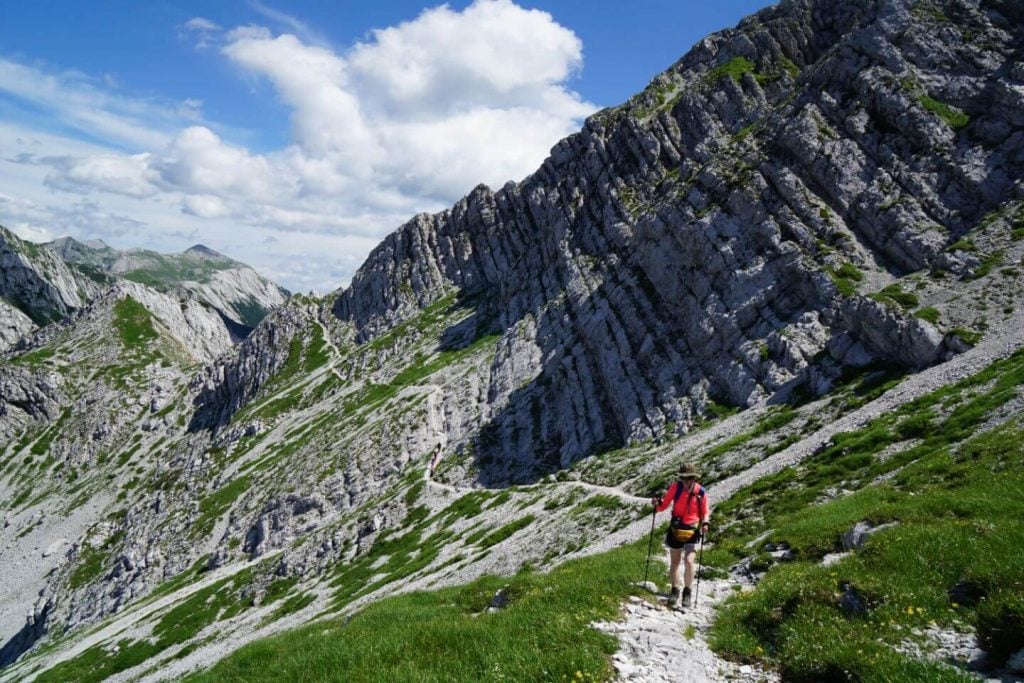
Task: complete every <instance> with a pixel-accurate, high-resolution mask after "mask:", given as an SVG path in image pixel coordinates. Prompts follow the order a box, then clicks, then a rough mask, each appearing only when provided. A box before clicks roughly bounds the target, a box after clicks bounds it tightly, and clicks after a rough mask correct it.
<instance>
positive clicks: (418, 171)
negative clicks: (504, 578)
mask: <svg viewBox="0 0 1024 683" xmlns="http://www.w3.org/2000/svg"><path fill="white" fill-rule="evenodd" d="M257 4H258V3H257ZM253 6H254V7H255V6H256V5H253ZM258 11H259V12H260V13H261V14H263V15H265V16H268V17H271V18H274V19H276V20H277V24H278V25H284V26H286V27H292V28H295V29H296V30H295V31H294V32H285V33H275V32H274V31H272V30H270V29H268V28H266V27H261V26H242V27H237V28H234V29H232V30H229V31H224V30H222V29H221V27H220V26H218V25H216V24H215V23H214V22H212V21H210V20H208V19H204V18H202V17H194V18H193V19H191V20H189V21H188V22H186V23H185V24H184V29H185V30H187V31H190V32H192V33H193V34H194V35H195V38H196V39H197V40H199V41H201V42H204V43H205V44H206V45H207V46H208V47H209V46H211V45H213V44H215V45H216V46H217V47H218V50H219V54H220V56H221V58H222V59H224V60H226V61H227V62H228V63H229V64H231V65H233V66H234V67H235V68H237V69H238V70H239V72H240V74H241V75H243V76H244V77H246V78H256V79H262V80H265V81H266V82H267V83H269V84H270V85H271V86H272V88H273V91H274V94H275V96H276V97H277V98H278V99H279V100H280V102H282V103H283V104H284V105H286V106H287V107H288V108H289V110H290V140H289V142H288V143H287V144H286V145H285V146H284V147H282V148H280V149H277V150H273V151H269V152H264V153H255V152H252V151H250V150H248V149H246V148H245V147H244V146H241V145H238V144H236V143H233V142H230V141H228V140H225V139H224V137H223V135H222V134H218V133H216V132H214V130H213V129H212V127H211V126H210V125H208V124H204V123H203V122H202V121H197V120H195V119H198V118H199V113H198V111H199V106H200V105H201V103H199V102H196V101H188V102H186V103H185V104H184V105H182V106H183V108H184V111H185V112H186V113H188V112H191V116H187V115H183V114H181V113H180V111H179V114H178V120H179V121H181V123H182V124H183V125H181V127H180V128H178V129H177V130H176V131H174V132H173V133H172V134H170V135H166V134H165V130H164V129H165V126H163V125H161V126H160V127H159V128H158V130H159V135H160V137H159V139H150V140H147V141H143V140H142V139H141V136H140V139H139V140H138V142H139V143H140V144H139V145H137V148H136V149H135V150H134V151H135V152H136V153H134V154H118V153H115V152H110V153H107V152H104V153H102V154H92V155H85V156H60V157H53V156H49V157H46V156H42V155H26V156H25V157H24V159H23V160H24V161H28V162H30V163H32V164H34V165H37V166H38V165H44V166H47V167H48V168H49V170H48V172H47V174H46V178H45V182H46V184H47V186H48V187H50V188H53V189H57V190H62V191H73V192H77V193H84V192H88V191H90V190H94V191H95V192H94V193H93V194H92V195H91V197H92V198H93V201H96V198H97V197H99V196H100V195H101V194H116V195H121V196H124V197H130V198H135V199H137V200H139V201H149V202H159V203H162V204H163V205H166V206H175V207H177V209H178V211H179V212H180V214H181V215H183V216H185V217H188V218H189V220H191V221H199V222H200V223H201V222H202V221H208V222H210V224H211V225H212V224H213V223H214V222H216V223H217V224H218V225H223V224H225V223H227V222H231V223H234V224H236V225H244V226H249V228H248V229H250V230H251V231H253V232H254V233H256V232H259V231H267V230H271V231H276V232H277V233H285V232H287V233H291V234H295V235H302V238H301V239H299V238H296V239H294V240H292V241H291V245H292V246H295V245H298V244H303V245H309V246H310V248H311V249H312V250H313V251H316V252H317V253H316V257H315V258H313V257H310V258H309V259H308V262H306V263H304V264H303V265H301V266H299V265H298V264H294V265H292V266H288V267H280V268H278V269H277V270H278V272H286V273H287V276H286V277H295V278H298V280H297V281H287V282H285V283H284V284H285V285H286V286H290V287H294V288H296V289H305V288H308V287H307V285H308V284H311V283H313V282H314V281H315V285H316V287H317V288H318V289H326V288H328V287H332V286H338V285H340V284H343V283H344V282H345V281H347V279H348V278H349V277H350V276H351V274H352V272H353V271H354V268H355V266H356V265H358V263H359V262H360V261H361V260H362V258H364V257H365V255H366V253H367V252H368V251H369V248H370V246H372V244H373V241H374V240H376V239H379V238H380V237H382V236H383V235H384V234H385V233H386V232H387V231H389V230H391V229H394V228H395V227H397V226H398V224H399V223H401V222H402V221H404V220H405V219H407V218H408V217H410V216H411V215H412V214H413V213H415V212H418V211H424V210H427V211H430V210H437V209H439V208H442V207H443V206H446V205H448V204H450V203H451V202H452V201H454V200H455V199H457V198H458V197H460V196H461V195H463V194H465V193H466V192H468V191H469V190H470V189H471V188H472V187H473V186H475V185H476V184H478V183H480V182H484V183H487V184H489V185H491V186H492V187H497V186H500V185H502V184H503V183H505V182H506V181H508V180H518V179H521V178H522V177H523V176H525V175H526V174H528V173H530V172H531V171H532V170H534V169H535V168H536V167H537V166H538V165H539V164H540V162H541V161H543V159H544V157H545V156H546V155H547V153H548V151H549V149H550V148H551V146H552V145H553V144H554V143H555V142H557V141H558V140H559V139H561V138H562V137H564V136H565V135H567V134H569V133H571V132H573V131H574V130H577V129H578V128H579V126H580V123H581V122H582V119H583V117H585V116H587V115H589V114H590V113H592V112H593V111H594V110H595V109H596V107H595V106H594V105H593V104H591V103H589V102H586V101H584V100H583V99H582V98H581V97H580V96H579V95H578V94H577V93H575V92H574V91H573V90H572V89H571V85H570V83H571V78H572V77H573V75H574V74H575V73H576V72H577V71H578V70H579V69H580V68H581V67H582V63H583V47H582V44H581V42H580V40H579V38H577V37H576V35H575V34H574V33H573V32H572V31H570V30H569V29H567V28H565V27H563V26H561V25H559V24H558V23H557V22H556V21H555V20H554V18H553V17H552V16H551V15H550V14H548V13H546V12H542V11H539V10H528V9H524V8H522V7H520V6H519V5H517V4H515V3H514V2H512V1H511V0H476V1H475V2H474V3H473V4H471V5H470V6H468V7H467V8H465V9H464V10H462V11H456V10H453V9H452V8H450V7H448V6H447V5H444V6H440V7H436V8H433V9H428V10H425V11H423V12H422V13H421V14H420V15H419V16H418V17H416V18H414V19H412V20H410V21H407V22H404V23H401V24H398V25H396V26H392V27H389V28H384V29H379V30H375V31H372V32H370V33H369V34H368V35H367V37H366V39H364V40H363V41H361V42H359V43H356V44H355V45H352V46H349V47H348V48H347V49H345V50H337V49H332V48H330V47H326V46H325V43H323V42H321V41H315V42H314V40H315V39H312V38H310V36H309V35H304V33H303V31H300V30H298V29H300V28H302V26H299V25H297V24H295V23H294V22H288V21H284V19H282V18H281V17H282V16H283V17H285V18H288V17H287V16H286V15H281V16H277V15H275V14H274V12H273V11H272V10H271V9H270V8H268V7H266V6H264V5H259V6H258ZM295 21H297V20H295ZM306 33H308V32H306ZM296 34H297V35H296ZM211 41H215V43H214V42H211ZM210 54H211V55H212V54H214V53H212V52H210ZM8 76H9V74H8ZM3 82H4V74H3V73H2V71H0V87H2V86H3ZM90 92H91V89H90ZM98 104H99V106H97V107H96V111H97V113H98V115H100V116H102V115H104V114H109V113H110V112H107V111H106V109H105V108H104V107H103V106H102V102H99V103H98ZM121 108H122V109H123V107H121ZM163 121H164V122H165V121H166V118H165V119H163ZM133 122H134V120H133ZM147 142H148V143H156V144H146V143H147ZM0 217H2V216H0ZM317 235H319V236H320V237H317ZM328 236H329V237H328ZM266 237H269V238H273V239H277V237H275V236H274V235H266V236H264V238H266ZM318 242H319V243H320V244H322V245H323V247H319V248H318V247H317V246H316V244H317V243H318ZM251 244H256V241H255V240H252V241H251ZM328 245H333V246H335V247H337V246H338V245H344V247H345V248H346V249H350V250H351V249H357V250H358V251H356V252H351V251H349V252H346V253H337V254H331V253H330V252H324V251H323V249H324V248H326V247H327V246H328ZM331 258H334V259H335V261H334V263H336V264H338V267H329V266H328V265H327V264H329V263H330V262H331V261H330V259H331ZM310 268H312V269H314V270H313V271H311V270H310ZM316 278H319V280H316ZM332 278H333V279H334V281H331V279H332ZM339 278H340V279H339Z"/></svg>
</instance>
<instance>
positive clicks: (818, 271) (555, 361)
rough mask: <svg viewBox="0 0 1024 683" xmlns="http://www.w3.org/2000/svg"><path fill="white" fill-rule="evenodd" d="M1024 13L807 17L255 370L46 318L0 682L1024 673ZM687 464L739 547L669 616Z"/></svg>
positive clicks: (163, 325)
mask: <svg viewBox="0 0 1024 683" xmlns="http://www.w3.org/2000/svg"><path fill="white" fill-rule="evenodd" d="M1022 20H1024V14H1022V12H1021V9H1020V7H1019V5H1018V4H1017V3H1013V2H1007V1H1003V0H983V1H981V2H972V1H970V0H944V1H941V2H940V1H936V0H922V1H916V2H910V1H909V0H856V1H854V2H846V3H834V2H824V1H822V0H784V1H783V2H781V3H780V4H779V5H778V6H776V7H772V8H769V9H766V10H763V11H761V12H759V13H757V14H755V15H753V16H751V17H749V18H748V19H746V20H744V21H743V22H741V23H740V24H739V25H738V26H737V27H736V28H734V29H729V30H726V31H723V32H720V33H717V34H714V35H711V36H709V37H707V38H705V39H704V40H702V41H701V42H700V43H698V44H697V45H696V46H694V47H693V48H692V49H691V50H690V51H689V52H688V53H687V54H686V55H685V56H683V57H682V59H680V60H679V61H678V62H677V63H676V64H674V65H673V66H672V67H670V68H669V69H668V70H667V71H666V72H664V73H663V74H660V75H658V76H657V77H656V78H655V79H654V80H653V81H652V82H651V84H650V85H649V86H648V88H646V89H645V90H644V91H643V92H641V93H639V94H638V95H636V96H635V97H633V98H631V99H630V100H629V101H628V102H626V103H624V104H623V105H621V106H619V107H615V108H612V109H608V110H604V111H602V112H599V113H597V114H595V115H594V116H593V117H591V118H590V119H589V120H588V121H587V122H586V124H585V125H584V127H583V129H582V130H581V131H580V132H579V133H577V134H575V135H573V136H570V137H569V138H567V139H565V140H563V141H562V142H560V143H559V144H557V145H556V146H555V147H554V148H553V149H552V152H551V156H550V157H549V158H548V159H547V160H546V161H545V162H544V163H543V164H542V165H541V167H540V168H539V169H538V170H537V172H536V173H534V174H533V175H531V176H529V177H528V178H526V179H524V180H523V181H521V182H519V183H509V184H507V185H506V186H504V187H502V188H500V189H498V190H497V191H492V190H491V189H489V188H486V187H484V186H480V187H478V188H476V189H474V190H473V191H472V192H471V193H470V194H469V195H468V196H467V197H465V198H464V199H462V200H460V201H458V202H456V204H455V205H454V206H453V207H452V208H451V209H449V210H447V211H443V212H441V213H438V214H434V215H427V214H422V215H418V216H416V217H414V218H412V219H411V220H410V221H409V222H408V223H406V224H405V225H403V226H401V227H399V228H398V229H397V230H396V231H395V232H394V233H392V234H391V235H389V236H388V237H387V238H386V239H385V240H384V241H383V242H382V243H381V245H380V246H379V247H378V248H377V249H375V250H374V252H373V253H371V255H370V256H369V258H368V259H367V261H366V262H365V263H364V265H363V266H362V267H361V268H360V270H359V271H358V272H357V274H356V276H355V277H354V278H353V280H352V283H351V285H350V286H349V287H347V288H345V289H342V290H339V291H337V292H334V293H332V294H331V295H329V296H327V297H324V298H322V299H321V298H316V297H305V296H294V297H291V298H290V299H289V300H288V301H287V303H285V304H284V305H283V306H280V307H279V308H276V309H275V310H273V311H272V312H270V313H269V314H268V315H267V316H266V317H265V318H263V320H262V321H261V322H260V323H259V324H258V325H256V327H255V329H253V330H252V333H251V334H249V335H248V336H247V337H246V338H245V339H244V341H242V342H241V343H239V344H237V345H231V344H230V343H229V341H227V340H225V337H224V334H223V332H222V331H221V328H218V327H217V325H216V323H215V321H214V320H213V319H212V318H210V319H209V320H208V324H206V323H201V324H198V325H196V322H195V320H196V319H194V318H193V316H191V315H186V316H184V317H183V318H181V317H179V316H178V315H176V314H175V313H174V310H173V309H174V302H175V300H174V298H173V297H170V293H169V292H159V291H156V290H155V289H153V288H150V287H148V286H146V285H143V284H139V283H132V284H130V283H125V282H121V283H119V285H118V287H116V288H115V289H114V290H110V292H109V293H108V294H107V295H106V296H105V297H102V298H99V299H93V300H92V303H91V304H89V305H88V306H86V307H85V308H83V309H82V310H80V311H76V312H74V313H73V314H72V315H71V316H69V317H65V318H64V319H63V320H62V322H60V323H59V324H58V325H50V326H48V327H47V328H44V329H43V330H41V331H40V332H38V333H37V334H36V335H34V336H33V337H32V339H31V342H28V343H25V344H24V345H22V346H19V347H18V348H16V349H15V350H14V351H12V352H9V353H8V354H7V355H6V357H5V359H4V361H3V363H2V364H0V431H2V432H3V434H4V435H5V439H4V441H3V443H4V444H5V445H4V446H3V450H2V452H0V467H2V469H0V499H3V500H4V501H5V502H4V505H3V509H4V510H5V512H4V515H5V516H4V525H3V528H2V529H0V544H2V546H0V547H3V554H2V558H3V559H0V567H3V570H4V571H3V574H4V576H5V579H4V581H2V582H0V629H2V630H0V637H2V638H3V639H4V640H5V641H6V642H5V644H4V645H3V646H2V647H0V663H2V664H5V665H6V666H5V668H3V669H0V680H22V679H34V680H39V681H58V680H102V679H105V678H108V677H112V679H113V680H127V679H129V678H131V679H133V680H136V679H137V680H177V679H181V678H184V677H186V676H188V677H189V678H190V679H191V680H243V679H244V680H295V679H300V678H303V677H307V676H314V677H315V676H319V675H323V676H337V677H343V678H344V677H347V678H351V679H352V680H359V679H366V680H373V679H377V680H380V679H388V680H390V679H395V680H407V679H442V678H451V677H453V676H455V677H461V678H462V679H465V680H483V679H497V678H502V677H504V678H507V679H510V680H551V679H554V680H561V679H562V678H563V677H564V678H565V679H574V680H587V679H590V678H593V679H595V680H604V679H609V678H611V677H613V676H614V675H621V676H622V677H623V678H626V677H627V676H628V675H630V672H632V673H633V674H635V675H636V676H639V677H640V678H641V679H644V677H646V678H647V679H649V680H663V679H664V678H665V676H667V675H676V673H667V672H679V671H683V670H684V669H680V668H678V667H680V666H684V665H685V666H686V667H688V668H686V669H685V671H686V672H688V673H687V674H686V675H689V676H690V677H691V678H692V679H694V680H699V679H702V678H704V679H710V680H724V679H725V677H726V676H727V675H728V676H732V677H734V678H738V679H740V680H778V679H779V678H780V677H781V678H782V679H783V680H803V681H812V680H814V681H817V680H842V681H845V680H907V681H910V680H957V681H960V680H965V678H964V676H967V675H968V674H966V673H965V672H964V667H965V666H966V665H965V664H964V665H963V666H960V668H957V666H954V665H952V664H950V663H949V662H951V661H952V662H956V661H958V657H959V656H960V655H964V654H965V653H966V655H965V656H966V657H967V658H971V657H974V658H975V662H974V664H972V666H976V667H978V668H981V669H983V670H985V671H987V672H988V673H990V674H991V675H1003V674H1002V673H1000V670H1001V669H1003V668H1013V667H1014V666H1016V664H1015V662H1016V661H1017V658H1024V654H1022V652H1024V640H1022V639H1021V636H1020V634H1021V633H1024V608H1022V606H1021V603H1020V599H1019V596H1020V595H1021V594H1022V591H1024V569H1022V567H1024V562H1022V558H1021V555H1020V548H1024V527H1022V525H1021V523H1020V520H1021V519H1024V506H1022V504H1021V503H1020V501H1019V496H1016V495H1014V491H1019V488H1020V486H1024V452H1022V450H1021V444H1022V443H1024V440H1022V439H1021V437H1022V436H1024V434H1022V426H1021V424H1020V421H1019V417H1018V416H1019V414H1020V409H1021V408H1022V401H1024V399H1022V393H1021V386H1022V384H1024V360H1022V359H1024V356H1022V353H1024V352H1022V351H1021V347H1022V346H1024V337H1022V336H1021V334H1020V331H1021V329H1024V282H1022V277H1024V271H1022V269H1021V265H1022V259H1024V183H1022V179H1024V118H1022V116H1021V112H1022V111H1024V106H1022V105H1024V71H1022V69H1021V68H1020V65H1021V60H1020V55H1021V54H1022V53H1021V46H1022V45H1024V21H1022ZM56 248H57V249H60V250H62V251H66V252H67V253H68V254H72V253H74V254H86V256H67V257H66V258H68V259H71V260H73V259H79V260H80V261H81V260H84V261H88V260H89V259H92V261H89V262H88V263H86V264H85V265H84V266H82V265H80V266H79V270H80V272H82V270H81V269H82V268H85V267H88V268H93V269H96V270H97V272H99V273H100V274H102V275H106V274H107V273H108V269H111V268H112V267H113V266H112V265H104V264H106V263H108V262H112V261H110V259H111V258H113V259H114V261H116V260H117V259H119V258H121V256H113V255H110V254H108V252H107V251H105V248H104V247H103V246H102V245H95V244H94V245H88V246H86V247H81V248H80V247H78V246H76V245H70V246H69V245H67V244H66V243H64V245H63V246H61V245H58V246H57V247H56ZM111 251H112V250H111ZM131 253H133V252H128V254H131ZM89 254H92V256H88V255H89ZM193 257H194V258H197V259H198V258H204V259H205V258H208V257H209V255H207V254H205V253H204V254H195V255H193ZM193 257H190V258H193ZM125 258H126V259H127V260H128V261H131V259H132V258H134V257H131V256H126V257H125ZM213 258H214V260H216V259H217V257H216V256H215V257H213ZM143 260H144V259H143V258H142V257H139V261H134V262H131V264H130V265H126V266H124V268H125V269H126V270H125V272H134V271H137V270H138V269H139V268H140V267H139V266H138V265H134V264H137V263H140V262H142V261H143ZM147 263H151V262H148V261H147ZM146 268H148V269H149V270H150V271H152V270H154V269H155V270H160V267H157V266H153V265H147V266H146ZM175 268H179V266H175ZM150 277H155V276H150ZM154 284H158V283H154ZM6 296H7V295H6V294H5V297H6ZM202 340H205V346H204V345H203V343H202ZM435 453H436V455H435ZM684 459H685V460H686V461H690V462H694V463H695V464H696V465H697V466H698V467H699V468H700V470H701V472H702V481H703V483H704V484H706V485H707V486H708V495H709V496H710V497H711V500H712V501H713V502H714V503H715V509H714V511H713V521H714V525H715V526H714V529H715V536H714V537H713V538H712V540H714V541H715V543H714V546H713V547H709V548H708V552H707V553H705V554H704V556H703V560H704V562H705V565H706V566H705V570H704V572H703V573H702V578H703V580H704V581H705V583H704V585H703V586H702V588H701V600H702V601H706V602H702V603H701V607H700V610H701V611H698V612H695V613H694V614H687V615H682V616H671V615H668V616H666V615H665V613H661V612H657V610H655V609H654V607H652V606H649V600H650V599H651V596H650V594H649V592H647V588H646V587H641V586H638V585H636V584H637V582H639V581H640V579H641V578H643V576H644V564H645V554H646V551H647V547H648V546H647V542H648V541H647V538H648V536H647V534H648V533H653V531H654V526H655V522H654V521H652V520H651V519H650V503H649V501H650V497H651V496H652V495H654V494H656V493H661V492H663V491H664V489H665V485H666V484H667V483H668V482H669V481H671V480H672V479H673V477H674V472H675V471H676V468H677V467H678V465H679V464H680V462H681V461H683V460H684ZM7 558H16V559H12V560H8V559H7ZM650 569H651V574H650V576H651V577H655V576H656V577H657V578H658V579H659V580H660V579H661V576H662V575H663V573H664V568H663V567H662V566H660V559H655V560H654V561H653V562H652V563H651V566H650ZM734 593H735V594H736V595H735V597H730V596H732V595H733V594H734ZM712 605H714V607H715V609H714V610H711V609H710V607H711V606H712ZM26 611H27V612H28V618H27V619H22V616H23V615H24V613H25V612H26ZM694 615H696V616H697V617H699V618H698V619H696V620H695V619H694ZM591 625H595V628H591ZM1018 626H1019V627H1018ZM597 628H600V631H598V630H597ZM644 643H648V644H650V643H657V644H658V646H657V647H653V646H651V645H644ZM673 651H679V652H687V653H691V654H692V655H693V656H692V657H689V658H687V660H686V661H685V662H681V663H680V662H676V660H674V659H672V657H673V654H672V652H673ZM975 651H977V652H975ZM979 653H980V654H979ZM958 666H959V665H958ZM211 667H212V668H211ZM673 667H676V668H673ZM319 672H329V673H323V674H321V673H319ZM659 672H660V673H659ZM1006 675H1011V674H1006ZM894 676H895V679H894V678H893V677H894Z"/></svg>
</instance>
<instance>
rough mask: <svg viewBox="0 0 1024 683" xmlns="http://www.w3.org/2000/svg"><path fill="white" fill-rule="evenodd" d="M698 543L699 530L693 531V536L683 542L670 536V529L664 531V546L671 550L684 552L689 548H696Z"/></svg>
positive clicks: (688, 550)
mask: <svg viewBox="0 0 1024 683" xmlns="http://www.w3.org/2000/svg"><path fill="white" fill-rule="evenodd" d="M698 543H700V531H698V532H697V533H695V534H694V535H693V538H691V539H690V540H689V541H687V542H684V543H681V542H679V541H677V540H676V539H674V538H672V531H671V530H669V531H666V532H665V547H667V548H671V549H672V550H685V551H686V552H690V551H691V550H696V549H697V544H698Z"/></svg>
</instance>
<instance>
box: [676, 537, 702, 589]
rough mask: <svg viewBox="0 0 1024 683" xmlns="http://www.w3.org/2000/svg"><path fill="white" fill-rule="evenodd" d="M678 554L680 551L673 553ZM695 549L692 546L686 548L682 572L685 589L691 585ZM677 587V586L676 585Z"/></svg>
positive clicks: (695, 554)
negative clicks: (684, 564) (684, 566)
mask: <svg viewBox="0 0 1024 683" xmlns="http://www.w3.org/2000/svg"><path fill="white" fill-rule="evenodd" d="M675 552H680V551H678V550H677V551H675ZM696 559H697V549H696V548H694V547H693V546H692V545H691V546H687V547H686V568H685V570H684V572H685V573H684V579H685V580H686V584H685V585H686V587H687V588H689V587H690V586H692V585H693V573H694V568H695V567H696ZM676 585H678V584H676Z"/></svg>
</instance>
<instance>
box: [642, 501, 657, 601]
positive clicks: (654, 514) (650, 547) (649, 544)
mask: <svg viewBox="0 0 1024 683" xmlns="http://www.w3.org/2000/svg"><path fill="white" fill-rule="evenodd" d="M657 516H658V508H654V512H652V513H651V537H650V540H648V541H647V566H646V567H644V587H645V588H646V587H647V573H648V571H650V569H651V551H652V550H653V549H654V520H655V518H656V517H657Z"/></svg>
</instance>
